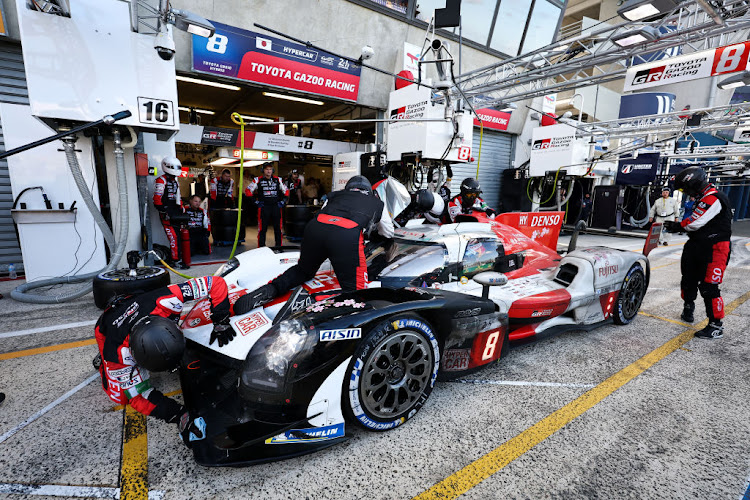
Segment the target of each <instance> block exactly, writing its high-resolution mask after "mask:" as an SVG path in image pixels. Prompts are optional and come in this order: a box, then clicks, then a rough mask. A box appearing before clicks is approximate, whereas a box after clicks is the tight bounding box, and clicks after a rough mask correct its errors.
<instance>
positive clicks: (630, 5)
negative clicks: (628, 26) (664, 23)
mask: <svg viewBox="0 0 750 500" xmlns="http://www.w3.org/2000/svg"><path fill="white" fill-rule="evenodd" d="M677 4H678V2H677V1H675V0H627V1H626V2H625V3H623V4H622V7H620V8H619V9H617V14H619V15H620V17H623V18H625V19H627V20H628V21H640V20H641V19H646V18H649V17H653V16H656V15H658V14H666V13H667V12H670V11H672V10H674V8H675V7H677Z"/></svg>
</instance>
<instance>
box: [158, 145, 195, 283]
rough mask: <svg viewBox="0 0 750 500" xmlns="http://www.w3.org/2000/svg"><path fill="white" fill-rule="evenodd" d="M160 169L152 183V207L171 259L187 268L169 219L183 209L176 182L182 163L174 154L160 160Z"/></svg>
mask: <svg viewBox="0 0 750 500" xmlns="http://www.w3.org/2000/svg"><path fill="white" fill-rule="evenodd" d="M161 170H162V172H164V174H163V175H162V176H160V177H159V178H158V179H156V182H155V183H154V207H156V210H158V212H159V218H160V219H161V225H162V226H163V227H164V232H165V233H167V239H168V240H169V249H170V250H171V252H172V260H174V261H175V262H176V263H177V264H178V265H179V266H180V268H182V269H187V267H188V266H186V265H184V264H183V263H182V261H181V260H180V240H179V239H178V238H177V231H176V230H175V226H174V225H172V220H171V218H172V217H173V216H175V215H181V214H182V213H183V212H184V211H185V210H184V207H183V205H182V198H181V197H180V185H179V184H178V183H177V177H179V176H180V175H182V163H180V160H178V159H177V158H175V157H174V156H167V157H166V158H164V159H163V160H162V161H161Z"/></svg>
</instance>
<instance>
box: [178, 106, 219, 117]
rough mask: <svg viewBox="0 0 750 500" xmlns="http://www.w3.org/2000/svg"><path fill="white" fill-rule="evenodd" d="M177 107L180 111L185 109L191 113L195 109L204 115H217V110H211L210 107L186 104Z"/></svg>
mask: <svg viewBox="0 0 750 500" xmlns="http://www.w3.org/2000/svg"><path fill="white" fill-rule="evenodd" d="M177 109H179V110H180V111H185V112H186V113H190V111H191V110H193V111H195V112H196V113H200V114H202V115H215V114H216V112H215V111H211V110H210V109H200V108H188V107H185V106H180V107H178V108H177Z"/></svg>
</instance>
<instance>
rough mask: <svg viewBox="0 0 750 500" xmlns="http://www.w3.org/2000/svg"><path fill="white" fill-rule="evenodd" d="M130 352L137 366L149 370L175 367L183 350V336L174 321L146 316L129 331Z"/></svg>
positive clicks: (157, 370) (155, 370) (161, 370)
mask: <svg viewBox="0 0 750 500" xmlns="http://www.w3.org/2000/svg"><path fill="white" fill-rule="evenodd" d="M130 352H131V353H132V354H133V358H134V359H135V362H136V363H138V366H142V367H143V368H145V369H146V370H148V371H151V372H163V371H166V370H171V369H173V368H176V367H177V365H178V364H179V363H180V360H181V359H182V355H183V353H184V352H185V337H184V336H183V335H182V332H181V331H180V329H179V328H178V327H177V325H176V324H175V322H174V321H172V320H170V319H167V318H162V317H160V316H146V317H145V318H143V319H142V320H140V321H139V322H138V323H136V324H135V328H133V331H132V332H131V333H130Z"/></svg>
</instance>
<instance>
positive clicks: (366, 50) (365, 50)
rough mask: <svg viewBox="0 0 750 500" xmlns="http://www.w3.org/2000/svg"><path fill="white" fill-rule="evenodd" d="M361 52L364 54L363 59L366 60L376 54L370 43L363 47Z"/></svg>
mask: <svg viewBox="0 0 750 500" xmlns="http://www.w3.org/2000/svg"><path fill="white" fill-rule="evenodd" d="M361 54H362V60H363V61H366V60H368V59H372V56H374V55H375V51H374V50H373V48H372V47H370V46H369V45H365V46H364V47H362V52H361Z"/></svg>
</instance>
